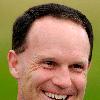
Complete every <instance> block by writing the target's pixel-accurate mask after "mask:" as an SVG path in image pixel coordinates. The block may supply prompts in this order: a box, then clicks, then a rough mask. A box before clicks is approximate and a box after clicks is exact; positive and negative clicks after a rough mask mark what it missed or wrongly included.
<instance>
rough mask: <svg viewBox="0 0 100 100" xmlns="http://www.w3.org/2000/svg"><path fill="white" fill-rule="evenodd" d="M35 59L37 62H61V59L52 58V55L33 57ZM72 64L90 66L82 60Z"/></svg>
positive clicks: (86, 61)
mask: <svg viewBox="0 0 100 100" xmlns="http://www.w3.org/2000/svg"><path fill="white" fill-rule="evenodd" d="M33 58H34V59H36V60H37V61H41V60H42V61H46V60H50V61H55V62H56V61H59V62H60V60H59V59H57V58H55V57H53V56H50V55H37V56H34V57H33ZM72 63H74V64H80V65H87V64H89V63H88V60H83V59H82V60H80V61H74V62H72Z"/></svg>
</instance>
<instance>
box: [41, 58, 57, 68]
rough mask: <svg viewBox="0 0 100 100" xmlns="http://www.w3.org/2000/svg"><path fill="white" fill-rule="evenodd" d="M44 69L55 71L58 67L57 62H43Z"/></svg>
mask: <svg viewBox="0 0 100 100" xmlns="http://www.w3.org/2000/svg"><path fill="white" fill-rule="evenodd" d="M42 66H43V68H48V69H53V68H55V66H56V62H54V61H51V60H46V61H43V62H42Z"/></svg>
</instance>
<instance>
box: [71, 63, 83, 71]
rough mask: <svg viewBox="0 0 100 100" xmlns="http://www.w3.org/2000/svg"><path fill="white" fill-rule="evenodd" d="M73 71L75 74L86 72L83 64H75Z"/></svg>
mask: <svg viewBox="0 0 100 100" xmlns="http://www.w3.org/2000/svg"><path fill="white" fill-rule="evenodd" d="M71 69H72V71H75V72H82V71H83V70H84V66H83V65H81V64H73V65H71Z"/></svg>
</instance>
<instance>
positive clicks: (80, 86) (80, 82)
mask: <svg viewBox="0 0 100 100" xmlns="http://www.w3.org/2000/svg"><path fill="white" fill-rule="evenodd" d="M73 83H74V85H75V86H76V88H77V90H78V91H84V90H85V88H86V83H87V78H86V76H85V75H83V74H80V75H74V77H73Z"/></svg>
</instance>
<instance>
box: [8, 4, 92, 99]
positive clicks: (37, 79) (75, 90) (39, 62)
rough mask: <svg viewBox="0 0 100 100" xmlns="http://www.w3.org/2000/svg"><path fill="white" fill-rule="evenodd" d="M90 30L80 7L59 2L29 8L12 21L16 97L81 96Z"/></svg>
mask: <svg viewBox="0 0 100 100" xmlns="http://www.w3.org/2000/svg"><path fill="white" fill-rule="evenodd" d="M92 49H93V33H92V26H91V24H90V22H89V20H88V19H87V18H86V16H85V15H83V14H82V13H81V12H80V11H77V10H75V9H73V8H70V7H66V6H64V5H60V4H45V5H39V6H35V7H32V8H30V9H28V10H27V11H26V12H25V13H24V14H23V15H22V16H20V17H19V18H18V19H17V20H16V21H15V23H14V26H13V36H12V50H10V51H9V53H8V62H9V68H10V72H11V74H12V75H13V76H14V77H15V78H16V79H17V81H18V100H34V99H35V100H49V99H50V100H52V99H53V98H56V99H57V100H83V97H84V92H85V88H86V83H87V72H88V69H89V65H90V62H91V57H92Z"/></svg>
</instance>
